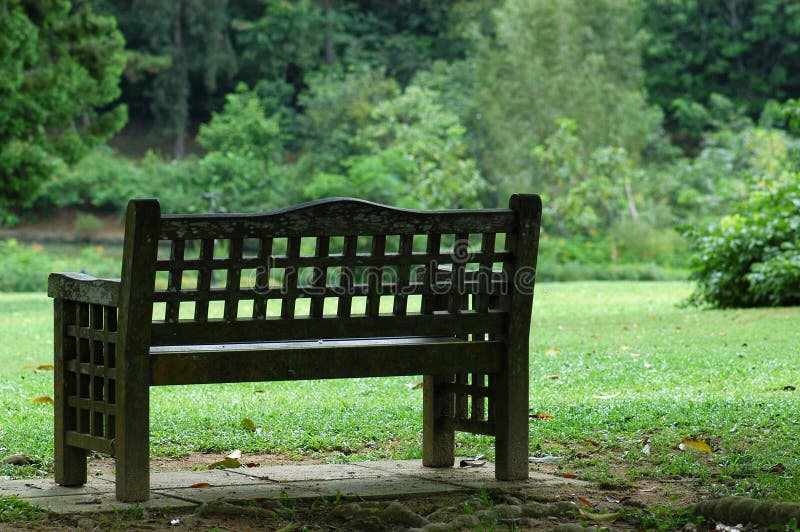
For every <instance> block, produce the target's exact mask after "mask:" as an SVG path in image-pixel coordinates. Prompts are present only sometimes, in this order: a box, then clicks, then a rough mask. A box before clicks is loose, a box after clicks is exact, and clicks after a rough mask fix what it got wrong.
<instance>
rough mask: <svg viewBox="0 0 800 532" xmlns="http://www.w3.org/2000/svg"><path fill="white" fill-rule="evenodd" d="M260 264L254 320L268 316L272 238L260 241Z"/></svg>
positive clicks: (257, 276)
mask: <svg viewBox="0 0 800 532" xmlns="http://www.w3.org/2000/svg"><path fill="white" fill-rule="evenodd" d="M258 263H259V267H258V269H257V270H256V285H255V287H254V291H255V293H256V295H255V298H254V300H253V319H255V320H260V319H264V318H266V316H267V296H266V294H267V290H269V276H270V266H271V265H272V237H267V238H262V239H260V240H259V241H258Z"/></svg>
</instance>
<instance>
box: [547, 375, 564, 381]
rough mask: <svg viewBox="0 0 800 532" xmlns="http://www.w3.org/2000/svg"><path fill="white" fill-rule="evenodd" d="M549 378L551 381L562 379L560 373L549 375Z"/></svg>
mask: <svg viewBox="0 0 800 532" xmlns="http://www.w3.org/2000/svg"><path fill="white" fill-rule="evenodd" d="M547 378H548V379H550V380H551V381H554V380H557V379H560V378H561V377H559V376H558V375H548V376H547Z"/></svg>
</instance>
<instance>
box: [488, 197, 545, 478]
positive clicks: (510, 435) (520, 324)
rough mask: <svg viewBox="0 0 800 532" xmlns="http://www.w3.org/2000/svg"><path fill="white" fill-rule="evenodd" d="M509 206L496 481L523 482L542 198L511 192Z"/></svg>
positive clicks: (498, 380)
mask: <svg viewBox="0 0 800 532" xmlns="http://www.w3.org/2000/svg"><path fill="white" fill-rule="evenodd" d="M509 207H510V208H511V209H513V210H514V211H515V212H516V213H517V215H518V220H519V226H518V228H517V230H516V231H515V232H513V233H509V235H508V238H507V239H506V248H507V249H508V250H509V251H512V252H513V253H514V255H515V257H516V260H515V261H514V263H506V266H505V268H504V272H505V274H506V277H507V278H509V279H513V280H514V291H513V292H512V293H511V298H510V300H509V302H508V305H509V309H508V311H509V317H510V320H509V325H508V332H507V336H506V343H507V353H506V357H505V360H504V362H505V364H504V367H503V368H501V370H500V372H499V373H498V375H497V398H496V399H497V400H496V405H497V406H496V409H497V433H496V436H495V450H496V463H495V473H496V475H497V478H498V479H500V480H518V479H525V478H528V408H529V406H528V393H529V391H528V380H529V375H528V371H529V369H528V368H529V365H530V362H529V358H528V357H529V353H530V327H531V308H532V304H533V287H534V281H535V278H536V259H537V249H538V242H539V227H540V225H541V216H542V200H541V199H540V198H539V196H536V195H530V194H515V195H513V196H512V197H511V199H510V201H509Z"/></svg>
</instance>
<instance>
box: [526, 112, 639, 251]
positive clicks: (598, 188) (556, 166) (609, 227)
mask: <svg viewBox="0 0 800 532" xmlns="http://www.w3.org/2000/svg"><path fill="white" fill-rule="evenodd" d="M557 125H558V129H557V130H556V131H555V132H554V133H553V134H552V135H550V136H549V137H547V139H545V141H544V142H543V143H542V144H541V145H538V146H536V147H535V148H534V150H533V157H534V161H535V165H534V167H533V168H532V171H533V174H534V175H535V176H536V177H537V178H538V179H540V180H541V184H540V185H539V186H538V187H537V190H541V191H542V192H543V193H544V198H543V199H544V202H543V204H544V205H545V208H546V209H547V213H546V214H547V219H548V220H549V222H548V225H547V228H548V231H550V232H552V233H554V234H560V235H575V234H579V235H582V236H589V235H595V234H597V233H599V232H602V233H606V234H608V235H609V240H610V250H609V255H610V259H611V260H612V261H615V260H616V259H617V243H616V234H615V229H616V228H617V225H618V224H619V222H620V221H621V220H622V219H624V218H629V219H632V220H633V221H638V220H639V209H640V208H641V206H642V203H643V201H644V199H643V198H644V196H646V194H647V193H648V192H649V190H648V189H647V188H646V187H648V183H647V180H646V179H645V174H644V172H642V171H641V169H639V168H637V167H636V165H635V164H634V163H633V161H632V160H631V159H630V157H629V156H628V154H627V152H626V151H625V149H624V148H620V147H614V146H602V147H598V148H595V149H594V150H592V151H591V152H590V153H587V149H586V146H584V144H583V141H582V140H581V139H580V137H579V136H578V126H577V124H576V123H575V121H574V120H559V121H558V124H557ZM637 187H638V188H637Z"/></svg>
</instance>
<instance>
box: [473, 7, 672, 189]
mask: <svg viewBox="0 0 800 532" xmlns="http://www.w3.org/2000/svg"><path fill="white" fill-rule="evenodd" d="M494 17H495V30H494V34H493V35H489V36H480V37H478V39H477V44H476V45H477V47H478V55H477V62H478V65H477V72H476V75H477V78H478V80H480V82H479V83H480V85H479V89H478V93H477V96H476V99H475V104H476V106H475V108H474V112H475V113H479V114H480V116H481V119H480V121H481V127H482V130H483V132H482V133H483V135H484V136H485V138H486V139H487V145H486V149H485V151H484V153H483V160H482V164H483V166H484V168H486V169H487V171H490V172H491V174H492V181H493V182H495V183H498V184H500V183H501V181H503V180H504V181H507V183H504V184H501V185H500V186H501V187H502V188H503V189H504V190H506V191H509V190H522V189H525V188H528V187H530V186H531V184H532V176H531V175H530V166H531V163H532V160H531V148H532V147H533V146H535V145H537V144H539V143H541V142H542V141H543V140H544V139H545V138H547V137H548V136H549V135H550V134H552V133H553V132H554V131H555V129H556V123H557V121H558V120H560V119H565V118H566V119H571V120H573V121H574V122H575V123H576V124H577V128H576V130H575V134H576V135H577V136H578V137H579V138H580V139H581V143H582V145H583V146H584V148H585V149H586V150H587V152H591V151H593V150H594V149H596V148H598V147H601V146H618V147H620V148H624V149H625V150H626V151H627V153H628V154H629V156H630V157H632V158H634V159H638V157H639V155H640V154H641V152H642V150H643V149H644V147H645V145H646V142H647V140H648V137H649V136H650V134H651V132H653V131H655V130H656V126H657V124H658V122H659V119H660V117H659V114H658V112H657V111H655V110H653V109H651V108H650V106H649V104H648V103H647V99H646V94H645V92H644V90H643V88H644V86H643V83H644V73H643V71H642V69H641V65H640V58H639V57H640V56H639V50H640V47H641V45H642V42H643V40H644V37H645V35H644V32H643V31H642V29H641V27H640V25H639V17H640V6H639V3H638V2H635V1H624V2H620V1H617V0H599V1H595V2H580V1H577V0H534V1H520V0H509V1H508V2H506V3H504V4H503V6H501V7H500V8H498V9H497V10H495V12H494Z"/></svg>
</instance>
